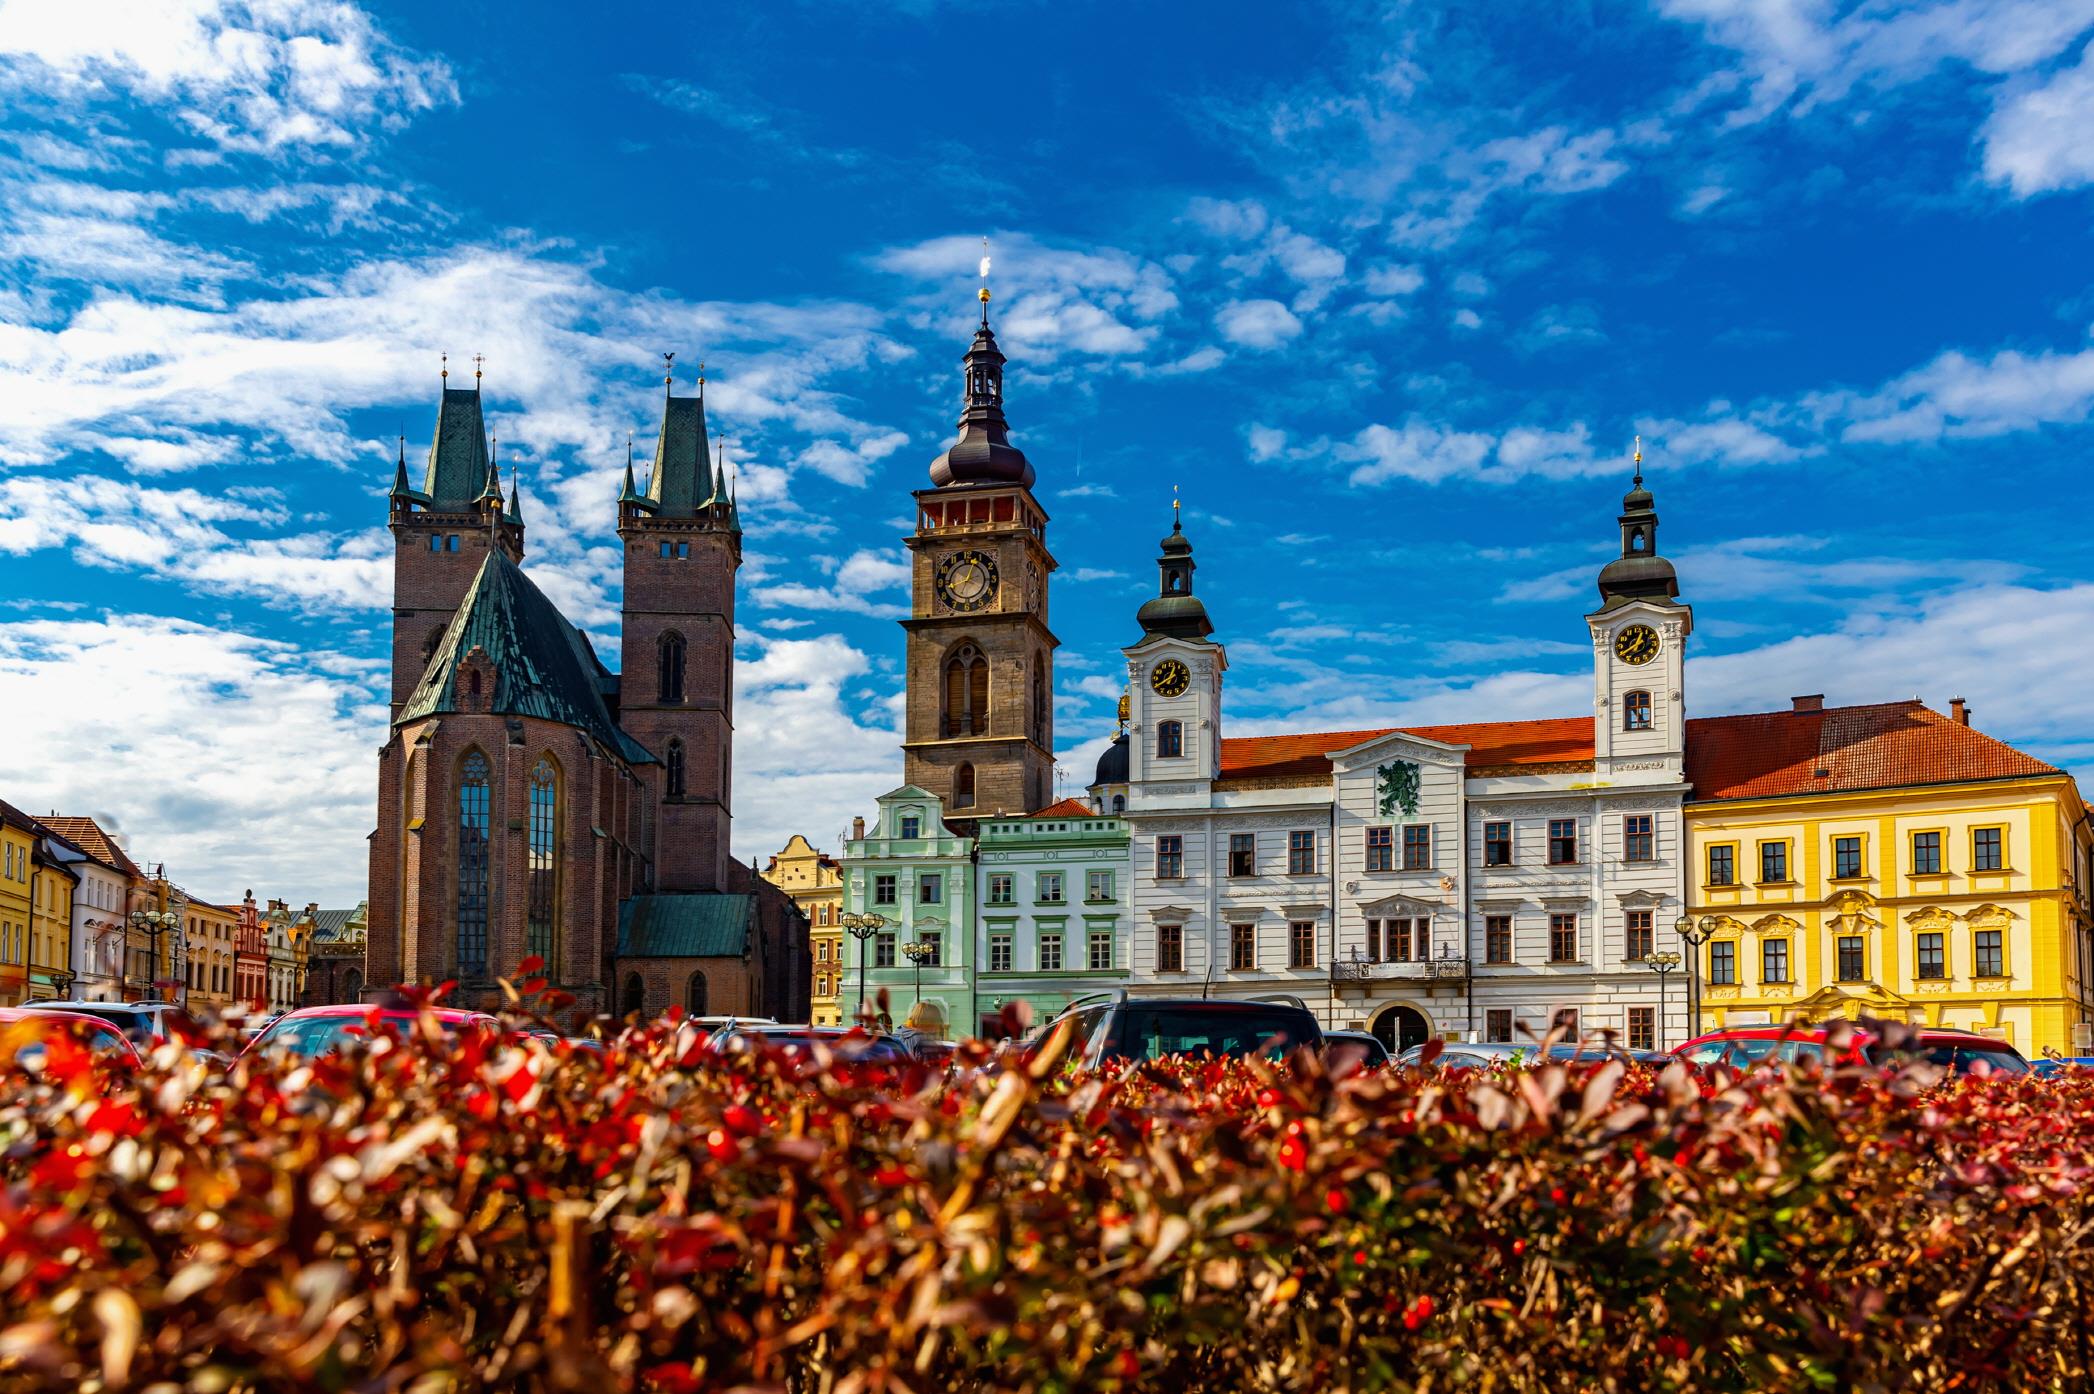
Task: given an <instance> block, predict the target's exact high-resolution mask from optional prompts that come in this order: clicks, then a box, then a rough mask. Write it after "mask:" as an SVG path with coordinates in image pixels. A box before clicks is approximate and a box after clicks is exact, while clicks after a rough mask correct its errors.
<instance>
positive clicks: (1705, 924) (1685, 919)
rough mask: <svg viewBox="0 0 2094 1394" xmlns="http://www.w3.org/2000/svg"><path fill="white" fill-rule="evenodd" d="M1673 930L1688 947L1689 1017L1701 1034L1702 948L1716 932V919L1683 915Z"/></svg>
mask: <svg viewBox="0 0 2094 1394" xmlns="http://www.w3.org/2000/svg"><path fill="white" fill-rule="evenodd" d="M1673 929H1674V930H1675V931H1676V932H1677V933H1678V934H1679V936H1680V940H1681V942H1683V943H1684V944H1686V946H1687V1015H1688V1018H1689V1020H1690V1021H1691V1023H1692V1025H1693V1028H1694V1034H1695V1035H1697V1036H1699V1035H1700V1034H1701V946H1702V945H1703V944H1706V943H1708V942H1709V936H1710V935H1712V934H1714V933H1715V932H1716V917H1715V916H1713V915H1703V916H1702V917H1701V919H1700V920H1699V921H1698V922H1697V921H1696V920H1695V919H1694V918H1693V917H1692V916H1689V915H1682V916H1680V918H1679V920H1678V922H1677V923H1675V924H1674V925H1673Z"/></svg>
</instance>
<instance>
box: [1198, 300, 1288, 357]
mask: <svg viewBox="0 0 2094 1394" xmlns="http://www.w3.org/2000/svg"><path fill="white" fill-rule="evenodd" d="M1214 325H1215V328H1216V329H1218V330H1220V331H1221V336H1222V337H1223V338H1224V339H1227V340H1228V341H1229V342H1230V343H1232V344H1237V345H1240V346H1241V347H1244V348H1251V349H1274V348H1278V347H1279V346H1280V345H1281V344H1284V343H1286V342H1287V341H1288V340H1290V339H1292V338H1294V337H1295V336H1296V335H1298V334H1300V333H1301V329H1302V325H1301V321H1300V320H1299V319H1297V318H1295V316H1294V312H1293V311H1292V310H1289V309H1288V308H1287V307H1286V306H1285V305H1282V304H1281V303H1280V302H1279V301H1277V300H1232V301H1230V302H1229V303H1228V304H1226V305H1224V306H1222V307H1221V309H1219V310H1217V311H1215V314H1214Z"/></svg>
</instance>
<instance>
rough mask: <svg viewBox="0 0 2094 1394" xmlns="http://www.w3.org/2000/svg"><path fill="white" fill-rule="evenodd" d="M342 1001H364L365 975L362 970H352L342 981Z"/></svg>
mask: <svg viewBox="0 0 2094 1394" xmlns="http://www.w3.org/2000/svg"><path fill="white" fill-rule="evenodd" d="M342 1000H343V1001H344V1002H361V1001H363V1000H364V975H363V971H362V970H361V969H357V968H352V969H350V970H349V974H348V976H347V977H345V978H343V979H342Z"/></svg>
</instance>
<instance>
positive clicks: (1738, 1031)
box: [1672, 1025, 2029, 1075]
mask: <svg viewBox="0 0 2094 1394" xmlns="http://www.w3.org/2000/svg"><path fill="white" fill-rule="evenodd" d="M1828 1034H1829V1032H1828V1030H1827V1028H1826V1027H1824V1026H1822V1025H1820V1026H1732V1027H1728V1028H1726V1029H1724V1030H1721V1031H1711V1032H1709V1033H1708V1034H1707V1035H1704V1036H1697V1037H1695V1038H1694V1039H1693V1040H1691V1041H1688V1042H1686V1043H1685V1044H1684V1045H1680V1046H1677V1047H1675V1048H1674V1049H1673V1052H1672V1053H1673V1054H1674V1055H1676V1056H1678V1057H1679V1058H1680V1059H1682V1060H1685V1061H1686V1062H1688V1063H1689V1064H1691V1065H1714V1064H1717V1063H1719V1062H1721V1063H1723V1064H1726V1065H1731V1066H1733V1067H1736V1068H1738V1069H1746V1068H1749V1067H1751V1066H1753V1065H1756V1064H1758V1063H1759V1062H1760V1061H1762V1060H1823V1059H1824V1058H1825V1057H1826V1055H1827V1054H1828V1053H1830V1050H1831V1047H1829V1046H1828V1045H1827V1044H1826V1040H1827V1036H1828ZM1843 1058H1844V1063H1847V1064H1876V1065H1887V1064H1892V1063H1897V1062H1901V1061H1904V1060H1925V1061H1927V1062H1928V1063H1930V1064H1935V1065H1943V1066H1946V1067H1947V1068H1949V1069H1950V1070H1952V1071H1954V1072H1955V1073H1957V1074H1959V1075H1970V1074H1980V1073H1983V1074H2000V1075H2025V1074H2027V1073H2028V1072H2029V1062H2028V1061H2027V1060H2026V1059H2024V1058H2023V1057H2022V1054H2021V1052H2020V1051H2018V1050H2016V1049H2015V1048H2014V1047H2013V1046H2011V1045H2008V1044H2007V1043H2006V1042H2005V1041H2002V1040H1999V1039H1997V1038H1995V1037H1992V1036H1981V1035H1979V1034H1978V1033H1977V1032H1975V1031H1957V1030H1952V1029H1950V1028H1948V1027H1943V1026H1917V1027H1914V1028H1913V1031H1912V1039H1911V1040H1910V1041H1909V1042H1907V1043H1906V1044H1905V1045H1904V1046H1903V1047H1901V1048H1900V1049H1898V1050H1891V1049H1889V1048H1888V1047H1886V1046H1884V1045H1882V1044H1881V1042H1880V1039H1879V1038H1878V1036H1877V1035H1876V1033H1875V1032H1873V1031H1867V1030H1864V1029H1863V1028H1861V1027H1858V1026H1857V1027H1855V1028H1853V1030H1852V1032H1851V1034H1850V1036H1849V1039H1848V1042H1847V1046H1846V1050H1845V1055H1844V1057H1843Z"/></svg>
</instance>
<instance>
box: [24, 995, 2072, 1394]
mask: <svg viewBox="0 0 2094 1394" xmlns="http://www.w3.org/2000/svg"><path fill="white" fill-rule="evenodd" d="M425 1030H426V1031H427V1035H428V1039H426V1040H423V1039H409V1040H406V1041H400V1042H394V1041H386V1042H383V1043H381V1044H379V1045H378V1046H377V1047H375V1048H374V1049H372V1050H371V1051H370V1052H369V1053H367V1054H364V1055H362V1056H360V1057H358V1058H349V1059H341V1058H337V1059H325V1060H321V1061H318V1062H315V1063H313V1064H311V1065H308V1066H303V1067H293V1066H289V1065H284V1066H274V1065H251V1064H244V1065H242V1066H241V1067H239V1068H238V1069H237V1070H236V1071H235V1072H234V1073H233V1074H232V1075H231V1076H230V1077H218V1076H213V1075H211V1074H209V1073H207V1072H206V1071H205V1069H204V1068H203V1067H202V1066H201V1065H199V1064H197V1063H195V1062H194V1060H193V1059H190V1058H184V1057H181V1056H179V1055H178V1054H177V1053H176V1052H175V1051H173V1050H172V1049H170V1050H168V1051H166V1052H164V1053H163V1058H160V1059H156V1060H155V1061H154V1062H153V1063H152V1064H151V1066H150V1067H149V1068H148V1069H147V1070H146V1071H145V1072H144V1073H143V1074H141V1075H140V1076H138V1077H137V1078H136V1079H135V1081H130V1082H124V1081H118V1082H117V1083H116V1084H115V1086H114V1088H113V1089H112V1090H111V1092H108V1093H107V1094H106V1095H105V1094H104V1093H103V1092H101V1091H100V1090H99V1089H98V1088H97V1087H95V1080H94V1077H93V1072H92V1070H91V1069H90V1068H89V1067H88V1066H87V1064H86V1062H85V1061H84V1060H74V1059H73V1058H71V1056H70V1055H69V1054H68V1053H67V1052H65V1051H63V1050H58V1051H54V1054H53V1057H52V1068H51V1069H50V1070H48V1071H47V1072H46V1074H45V1076H44V1077H43V1078H42V1079H41V1080H40V1081H35V1082H31V1081H27V1080H24V1079H21V1078H19V1077H18V1078H16V1079H14V1080H12V1081H9V1082H6V1083H0V1391H12V1390H23V1389H73V1388H89V1389H91V1388H97V1387H99V1388H106V1389H118V1388H127V1389H146V1388H152V1387H156V1386H157V1389H156V1394H158V1391H159V1390H167V1391H172V1390H175V1389H188V1390H196V1391H221V1390H239V1389H254V1390H271V1391H273V1390H283V1389H343V1390H349V1389H356V1390H388V1391H389V1390H401V1391H436V1390H481V1389H487V1390H495V1389H499V1390H512V1389H520V1390H535V1389H546V1390H556V1389H557V1390H569V1389H572V1390H585V1391H589V1394H608V1392H609V1391H613V1390H624V1389H660V1390H728V1389H752V1388H753V1389H790V1390H805V1391H829V1392H830V1394H855V1392H856V1391H860V1390H873V1389H882V1390H914V1391H925V1392H926V1394H928V1391H947V1390H1069V1391H1075V1390H1084V1391H1090V1390H1116V1389H1125V1390H1157V1391H1167V1394H1189V1391H1234V1390H1249V1389H1289V1390H1347V1389H1414V1388H1415V1389H1421V1390H1422V1389H1433V1390H1447V1389H1477V1390H1573V1389H1579V1390H1582V1389H1610V1390H1622V1391H1643V1390H1665V1389H1693V1390H1766V1389H1805V1388H1820V1387H1822V1388H1826V1389H1852V1390H1885V1391H1889V1390H1903V1389H1916V1388H1930V1389H1956V1390H1983V1389H1999V1390H2077V1389H2088V1388H2094V1376H2090V1374H2089V1370H2090V1368H2094V1360H2090V1355H2089V1351H2088V1335H2087V1331H2088V1325H2089V1322H2090V1319H2094V1310H2090V1302H2089V1297H2088V1293H2089V1292H2090V1285H2094V1253H2090V1251H2089V1248H2088V1235H2089V1232H2090V1217H2089V1208H2088V1203H2087V1180H2088V1176H2089V1162H2090V1148H2094V1141H2090V1139H2094V1085H2090V1084H2088V1083H2086V1082H2082V1081H2080V1080H2072V1081H2066V1082H2057V1083H2049V1082H2042V1081H2036V1080H2029V1079H2023V1080H2011V1081H1985V1082H1979V1083H1975V1084H1970V1085H1957V1084H1954V1083H1952V1082H1951V1083H1941V1082H1938V1081H1936V1080H1934V1079H1931V1078H1929V1077H1927V1076H1925V1075H1924V1074H1922V1073H1920V1072H1919V1071H1917V1070H1915V1071H1909V1072H1908V1073H1906V1074H1904V1075H1901V1076H1888V1077H1886V1076H1879V1075H1873V1074H1865V1073H1859V1072H1856V1073H1851V1074H1840V1073H1835V1074H1833V1075H1831V1076H1829V1077H1826V1078H1823V1079H1820V1078H1816V1077H1811V1078H1801V1079H1785V1078H1782V1077H1780V1076H1778V1075H1774V1074H1772V1073H1765V1072H1762V1073H1760V1074H1757V1075H1754V1076H1751V1077H1747V1078H1745V1079H1742V1080H1740V1079H1737V1078H1735V1077H1732V1076H1728V1075H1724V1076H1720V1077H1718V1078H1715V1079H1713V1080H1710V1079H1703V1078H1700V1077H1698V1076H1695V1075H1694V1074H1692V1073H1690V1072H1689V1071H1687V1070H1686V1069H1684V1068H1683V1067H1674V1068H1672V1069H1670V1070H1667V1071H1666V1072H1665V1073H1663V1074H1662V1075H1660V1074H1654V1073H1652V1072H1650V1071H1647V1070H1644V1069H1641V1068H1632V1069H1628V1070H1624V1069H1623V1068H1622V1067H1621V1066H1619V1065H1612V1064H1609V1065H1600V1066H1586V1065H1577V1066H1572V1067H1570V1068H1563V1067H1560V1066H1546V1067H1543V1068H1540V1069H1537V1070H1533V1071H1531V1072H1526V1073H1515V1074H1509V1075H1504V1076H1498V1077H1489V1078H1477V1079H1472V1080H1470V1081H1468V1082H1451V1081H1446V1080H1439V1079H1433V1078H1428V1077H1423V1076H1420V1075H1416V1074H1404V1073H1391V1074H1385V1075H1380V1076H1374V1077H1355V1078H1350V1079H1345V1080H1342V1081H1333V1080H1331V1079H1329V1078H1327V1077H1326V1076H1324V1075H1323V1074H1322V1073H1321V1072H1320V1070H1319V1069H1318V1068H1317V1067H1316V1065H1315V1064H1314V1062H1312V1061H1302V1062H1299V1063H1298V1064H1297V1065H1296V1066H1295V1067H1293V1068H1291V1069H1275V1068H1270V1067H1266V1066H1263V1065H1258V1064H1248V1065H1242V1064H1229V1065H1222V1064H1195V1063H1188V1064H1178V1065H1170V1066H1151V1067H1143V1068H1139V1069H1134V1070H1131V1071H1128V1072H1126V1073H1123V1074H1120V1075H1118V1076H1117V1077H1109V1078H1082V1077H1068V1076H1065V1075H1063V1074H1061V1073H1060V1072H1058V1071H1052V1070H1049V1069H1047V1068H1045V1063H1046V1062H1045V1061H1036V1062H1035V1063H1034V1067H1033V1068H1032V1069H1031V1070H1028V1069H1027V1068H1025V1067H1024V1066H1023V1065H1020V1064H1016V1063H1014V1062H1013V1061H1012V1060H1009V1059H1005V1060H998V1059H995V1058H992V1057H991V1056H990V1055H989V1053H988V1051H987V1050H986V1048H983V1047H976V1046H968V1047H966V1048H964V1049H963V1051H962V1053H961V1056H960V1059H959V1062H958V1068H957V1069H956V1071H955V1072H954V1073H953V1074H951V1075H950V1076H948V1075H947V1074H946V1073H943V1072H939V1073H935V1074H933V1073H929V1072H926V1071H923V1070H921V1069H910V1070H907V1071H903V1072H900V1073H898V1074H895V1075H879V1074H876V1073H875V1072H871V1071H867V1070H860V1069H854V1068H851V1067H838V1068H835V1069H833V1070H830V1071H828V1072H819V1071H816V1072H809V1073H805V1074H804V1075H803V1076H802V1077H795V1071H794V1069H793V1067H792V1066H790V1065H788V1064H785V1063H782V1062H780V1061H777V1060H766V1061H760V1062H756V1063H753V1064H749V1065H745V1066H740V1067H735V1068H723V1067H721V1066H719V1065H718V1064H716V1063H708V1062H705V1061H702V1060H701V1059H699V1058H698V1055H697V1053H696V1052H695V1051H694V1050H693V1049H692V1041H693V1033H691V1032H690V1031H689V1030H688V1029H684V1030H681V1031H680V1030H679V1029H677V1028H676V1027H674V1026H669V1025H665V1026H657V1027H655V1028H652V1029H649V1030H646V1031H641V1032H635V1033H631V1034H628V1035H627V1036H626V1037H625V1038H623V1039H622V1040H620V1041H618V1042H616V1043H614V1044H613V1045H612V1046H611V1048H610V1049H609V1050H608V1052H606V1053H603V1054H596V1053H592V1052H589V1051H583V1050H574V1049H572V1048H571V1047H554V1048H551V1049H548V1048H547V1047H546V1046H544V1045H543V1044H540V1043H533V1042H513V1043H510V1044H500V1043H486V1042H480V1041H475V1040H472V1039H470V1038H466V1039H463V1040H448V1041H447V1040H444V1039H443V1038H442V1037H441V1036H440V1035H439V1033H437V1032H436V1031H435V1030H434V1028H433V1026H431V1027H427V1028H425ZM1036 1076H1038V1077H1036Z"/></svg>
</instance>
